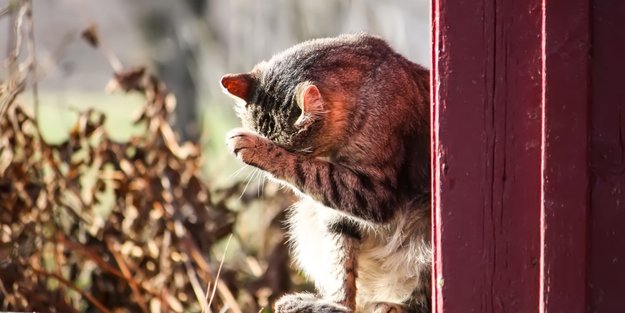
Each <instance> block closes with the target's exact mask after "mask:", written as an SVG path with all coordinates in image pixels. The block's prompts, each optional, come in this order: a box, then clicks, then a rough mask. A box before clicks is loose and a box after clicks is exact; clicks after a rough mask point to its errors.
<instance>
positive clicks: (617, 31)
mask: <svg viewBox="0 0 625 313" xmlns="http://www.w3.org/2000/svg"><path fill="white" fill-rule="evenodd" d="M432 8H433V13H432V21H433V23H432V25H433V39H434V45H433V47H434V49H433V69H432V75H433V79H432V88H431V90H432V99H431V100H432V105H433V109H432V116H431V118H432V151H433V153H434V158H433V160H432V177H433V183H432V187H433V191H434V192H433V194H434V197H433V200H432V202H433V203H432V208H433V220H434V228H433V233H432V238H433V242H434V248H435V258H434V271H433V287H434V292H433V300H434V312H437V313H450V312H480V313H482V312H543V313H544V312H549V313H555V312H567V313H569V312H593V313H594V312H598V313H599V312H600V313H604V312H605V313H612V312H614V313H621V312H625V190H624V189H625V139H624V138H625V86H623V84H625V80H624V79H623V77H625V2H624V1H620V0H524V1H521V0H518V1H507V0H485V1H480V2H472V1H462V0H433V3H432ZM591 87H592V88H591Z"/></svg>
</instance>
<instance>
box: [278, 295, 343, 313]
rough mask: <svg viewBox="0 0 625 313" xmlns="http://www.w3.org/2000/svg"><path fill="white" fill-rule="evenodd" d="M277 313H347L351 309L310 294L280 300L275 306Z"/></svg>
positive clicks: (288, 296) (290, 296) (285, 297)
mask: <svg viewBox="0 0 625 313" xmlns="http://www.w3.org/2000/svg"><path fill="white" fill-rule="evenodd" d="M274 312H275V313H347V312H351V310H350V309H348V308H346V307H344V306H342V305H340V304H337V303H334V302H331V301H328V300H324V299H320V298H318V297H316V296H315V295H313V294H310V293H294V294H289V295H286V296H283V297H282V298H280V299H278V301H276V303H275V305H274Z"/></svg>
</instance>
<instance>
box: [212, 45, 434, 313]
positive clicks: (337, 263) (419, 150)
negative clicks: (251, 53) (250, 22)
mask: <svg viewBox="0 0 625 313" xmlns="http://www.w3.org/2000/svg"><path fill="white" fill-rule="evenodd" d="M221 85H222V87H223V89H224V91H225V92H226V93H227V94H229V95H231V96H232V97H233V98H235V100H236V102H237V104H236V106H235V110H236V112H237V114H238V116H239V117H240V119H241V122H242V124H243V128H237V129H233V130H232V131H230V132H229V133H228V135H227V139H226V144H227V146H228V148H229V149H230V150H231V152H232V153H233V154H234V155H235V156H236V157H237V158H239V159H240V160H242V161H243V162H244V163H247V164H249V165H251V166H254V167H257V168H259V169H261V170H263V171H265V172H266V173H267V175H269V176H270V177H272V178H273V179H276V180H278V181H280V182H282V183H284V184H286V185H288V186H290V187H292V189H293V190H294V191H295V193H297V194H298V195H299V196H300V198H301V200H300V201H299V202H298V203H297V204H295V205H294V206H293V207H292V208H291V209H290V210H291V211H290V214H289V217H288V228H289V237H290V241H291V244H292V252H293V253H294V257H295V261H296V262H295V263H296V264H297V265H298V266H299V267H300V268H301V270H302V271H303V273H304V274H305V275H306V276H307V277H308V278H310V279H311V280H312V281H313V282H314V283H315V287H316V289H317V293H316V294H310V293H296V294H290V295H285V296H283V297H282V298H280V299H278V300H277V301H276V303H275V305H274V312H278V313H296V312H298V313H327V312H367V313H368V312H384V313H386V312H397V313H399V312H419V313H425V312H430V293H431V292H430V289H431V287H430V281H431V277H430V271H431V263H432V252H431V244H430V219H431V217H430V132H429V127H430V126H429V114H430V113H429V112H430V111H429V71H428V70H427V69H425V68H424V67H422V66H419V65H417V64H415V63H413V62H411V61H409V60H407V59H406V58H404V57H403V56H401V55H400V54H398V53H396V52H395V51H394V50H393V49H392V48H390V47H389V45H388V44H387V43H386V42H385V41H384V40H382V39H380V38H378V37H376V36H372V35H368V34H362V33H361V34H348V35H341V36H338V37H334V38H322V39H314V40H310V41H306V42H303V43H300V44H297V45H295V46H293V47H291V48H289V49H287V50H285V51H284V52H282V53H279V54H277V55H274V56H273V57H272V58H271V59H269V60H268V61H263V62H261V63H259V64H257V65H256V66H255V67H254V68H253V69H252V71H250V72H248V73H240V74H227V75H225V76H223V77H222V79H221Z"/></svg>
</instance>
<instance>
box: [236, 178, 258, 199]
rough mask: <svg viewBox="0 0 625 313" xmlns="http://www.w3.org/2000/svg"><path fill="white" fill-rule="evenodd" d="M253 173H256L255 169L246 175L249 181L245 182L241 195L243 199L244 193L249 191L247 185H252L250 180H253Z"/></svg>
mask: <svg viewBox="0 0 625 313" xmlns="http://www.w3.org/2000/svg"><path fill="white" fill-rule="evenodd" d="M252 175H254V171H252V172H250V173H249V174H247V176H246V177H245V180H247V182H246V183H245V187H243V191H242V192H241V195H240V196H239V200H241V198H243V195H244V194H245V192H246V191H247V187H248V186H249V185H250V182H251V181H252Z"/></svg>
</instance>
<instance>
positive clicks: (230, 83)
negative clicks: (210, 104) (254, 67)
mask: <svg viewBox="0 0 625 313" xmlns="http://www.w3.org/2000/svg"><path fill="white" fill-rule="evenodd" d="M253 85H254V77H253V76H252V74H250V73H241V74H226V75H224V76H223V77H222V78H221V86H222V87H223V88H224V92H226V93H227V94H230V95H232V96H235V97H237V98H240V99H242V100H245V102H249V100H250V96H251V94H252V88H253Z"/></svg>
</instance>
